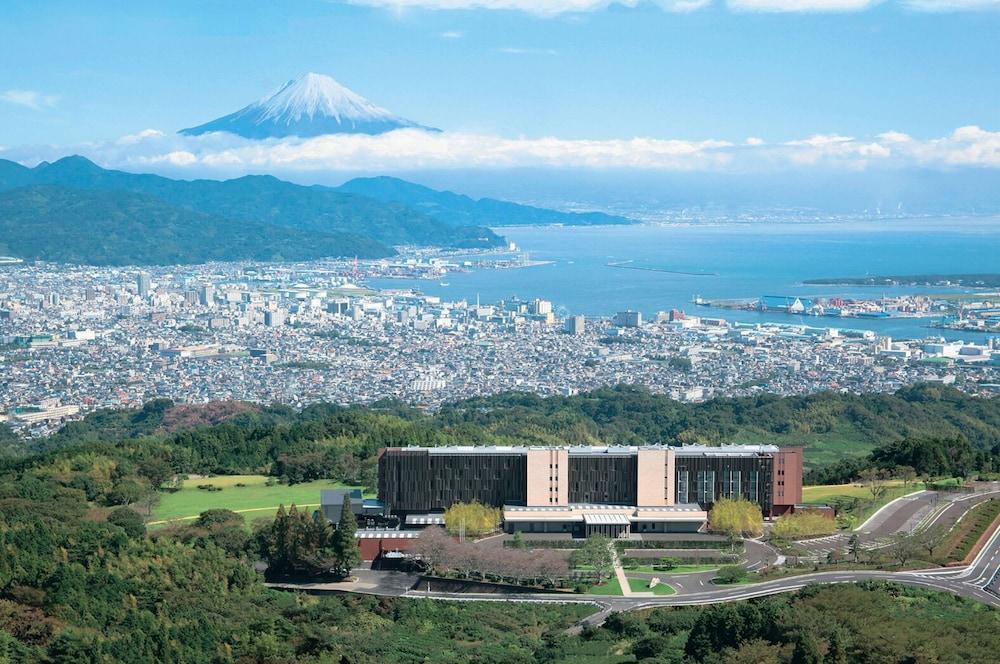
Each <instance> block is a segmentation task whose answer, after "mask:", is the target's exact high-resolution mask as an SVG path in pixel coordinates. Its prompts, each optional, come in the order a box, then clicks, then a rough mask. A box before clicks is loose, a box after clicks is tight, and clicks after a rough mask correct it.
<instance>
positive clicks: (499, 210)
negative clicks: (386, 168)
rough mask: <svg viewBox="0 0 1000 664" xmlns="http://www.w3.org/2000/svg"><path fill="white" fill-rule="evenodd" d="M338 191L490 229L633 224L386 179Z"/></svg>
mask: <svg viewBox="0 0 1000 664" xmlns="http://www.w3.org/2000/svg"><path fill="white" fill-rule="evenodd" d="M337 190H338V191H343V192H349V193H352V194H360V195H362V196H367V197H369V198H374V199H375V200H379V201H383V202H386V203H401V204H403V205H407V206H409V207H412V208H413V209H415V210H418V211H420V212H423V213H424V214H427V215H430V216H432V217H434V218H435V219H438V220H440V221H443V222H445V223H447V224H449V225H452V226H465V225H469V224H475V225H482V226H491V227H495V226H525V225H533V224H538V225H541V224H565V225H567V226H593V225H608V224H631V223H634V222H633V221H632V220H631V219H627V218H625V217H619V216H615V215H610V214H605V213H603V212H561V211H559V210H548V209H545V208H539V207H533V206H530V205H520V204H518V203H511V202H509V201H501V200H497V199H495V198H480V199H478V200H476V199H473V198H470V197H468V196H465V195H462V194H456V193H453V192H450V191H436V190H434V189H431V188H430V187H425V186H423V185H419V184H414V183H413V182H407V181H406V180H400V179H399V178H393V177H387V176H382V177H374V178H355V179H353V180H350V181H349V182H346V183H344V184H343V185H341V186H340V187H338V188H337Z"/></svg>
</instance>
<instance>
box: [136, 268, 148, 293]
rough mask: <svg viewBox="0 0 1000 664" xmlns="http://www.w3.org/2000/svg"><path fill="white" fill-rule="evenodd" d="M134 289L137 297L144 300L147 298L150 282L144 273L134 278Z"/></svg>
mask: <svg viewBox="0 0 1000 664" xmlns="http://www.w3.org/2000/svg"><path fill="white" fill-rule="evenodd" d="M135 287H136V290H137V291H138V292H139V297H141V298H146V297H149V290H150V287H151V286H150V280H149V275H148V274H146V273H145V272H140V273H139V274H137V275H136V276H135Z"/></svg>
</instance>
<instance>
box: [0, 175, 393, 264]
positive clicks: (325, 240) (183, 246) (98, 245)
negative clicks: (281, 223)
mask: <svg viewBox="0 0 1000 664" xmlns="http://www.w3.org/2000/svg"><path fill="white" fill-rule="evenodd" d="M392 253H393V252H392V250H391V249H389V248H388V247H386V246H385V245H383V244H380V243H379V242H376V241H374V240H371V239H369V238H366V237H362V236H359V235H355V234H350V233H340V232H319V231H305V230H300V229H295V228H283V227H277V226H272V225H268V224H264V223H261V222H250V221H233V220H230V219H224V218H221V217H214V216H211V215H206V214H202V213H199V212H194V211H192V210H187V209H183V208H177V207H173V206H171V205H168V204H166V203H164V202H162V201H160V200H158V199H156V198H153V197H150V196H144V195H139V194H132V193H128V192H124V191H107V192H103V191H82V190H79V189H70V188H67V187H60V186H51V185H35V186H28V187H20V188H17V189H11V190H8V191H3V192H0V255H2V254H9V255H12V256H17V257H19V258H24V259H26V260H45V261H56V262H63V263H85V264H89V265H149V264H161V265H163V264H174V263H203V262H206V261H219V260H308V259H316V258H324V257H330V256H355V255H357V256H362V257H366V258H368V257H371V258H375V257H381V256H387V255H391V254H392Z"/></svg>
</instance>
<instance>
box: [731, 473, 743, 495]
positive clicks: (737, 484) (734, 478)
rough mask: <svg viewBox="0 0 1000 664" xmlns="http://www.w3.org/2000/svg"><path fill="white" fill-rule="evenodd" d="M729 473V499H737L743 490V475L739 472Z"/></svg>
mask: <svg viewBox="0 0 1000 664" xmlns="http://www.w3.org/2000/svg"><path fill="white" fill-rule="evenodd" d="M729 472H730V475H731V477H730V479H729V484H730V492H729V497H730V498H739V497H740V493H741V491H742V489H743V473H742V472H741V471H739V470H731V471H729Z"/></svg>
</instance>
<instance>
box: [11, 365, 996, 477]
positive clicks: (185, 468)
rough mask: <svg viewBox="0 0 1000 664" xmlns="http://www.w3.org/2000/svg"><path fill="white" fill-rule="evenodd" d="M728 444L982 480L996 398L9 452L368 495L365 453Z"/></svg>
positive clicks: (558, 402)
mask: <svg viewBox="0 0 1000 664" xmlns="http://www.w3.org/2000/svg"><path fill="white" fill-rule="evenodd" d="M927 441H932V442H933V445H935V446H938V445H939V443H940V441H947V445H948V449H949V450H950V451H948V452H946V453H945V456H948V455H951V457H949V459H948V460H945V461H942V460H940V459H935V460H932V461H927V462H926V463H924V462H921V461H919V460H918V461H913V460H912V459H911V458H910V457H913V456H914V455H915V454H917V453H915V452H914V451H913V447H914V445H917V446H923V445H924V444H925V443H927ZM955 441H959V442H960V443H961V444H960V445H959V444H958V443H956V442H955ZM733 442H755V443H756V442H766V443H774V444H778V445H804V446H805V447H806V452H805V460H806V464H807V466H808V467H810V468H817V467H821V466H829V465H831V464H834V463H835V462H838V461H841V460H844V459H859V460H860V461H858V462H855V464H854V465H852V466H849V467H845V468H842V469H841V470H840V471H838V472H841V473H847V474H852V473H855V474H856V473H857V472H858V471H859V470H860V468H861V467H862V466H863V465H865V464H872V463H876V464H878V465H883V466H886V467H892V466H894V465H920V466H921V468H919V469H918V470H920V472H924V473H931V474H935V471H940V473H941V474H945V473H949V472H968V471H972V470H992V469H993V468H992V464H993V462H994V461H993V457H994V456H995V455H996V454H997V453H998V452H1000V400H996V399H981V398H976V397H971V396H968V395H965V394H963V393H962V392H959V391H957V390H954V389H952V388H947V387H941V386H935V385H920V386H916V387H911V388H907V389H904V390H900V391H899V392H897V393H895V394H879V395H863V396H853V395H845V394H839V393H825V394H817V395H813V396H807V397H784V398H779V397H773V396H761V397H757V398H747V399H716V400H713V401H710V402H707V403H703V404H683V403H679V402H676V401H672V400H670V399H668V398H667V397H664V396H659V395H653V394H650V393H649V392H648V391H647V390H644V389H641V388H636V387H624V386H622V387H618V388H609V389H605V390H598V391H595V392H591V393H587V394H581V395H577V396H573V397H565V398H563V397H550V398H541V397H537V396H533V395H528V394H520V393H517V394H503V395H499V396H495V397H489V398H482V399H473V400H468V401H463V402H459V403H456V404H452V405H449V406H446V407H445V408H443V409H442V410H441V411H439V412H438V413H436V414H434V415H425V414H421V413H418V412H417V411H414V410H412V409H410V408H407V407H405V406H402V405H399V404H393V403H382V404H376V405H374V406H372V407H362V406H354V407H341V406H334V405H329V404H318V405H314V406H310V407H307V408H305V409H303V410H302V411H298V412H296V411H294V410H292V409H290V408H287V407H283V406H269V407H256V406H249V405H246V404H243V405H241V406H240V407H232V406H230V407H224V406H222V405H218V404H216V405H213V406H174V405H173V404H171V402H169V401H154V402H151V403H149V404H147V405H146V406H145V407H144V408H142V409H140V410H120V411H101V412H98V413H95V414H92V415H90V416H88V417H87V418H86V419H84V420H83V421H81V422H75V423H71V424H68V425H66V426H65V427H64V428H63V429H62V430H61V431H59V432H57V433H56V434H55V435H53V436H51V437H49V438H47V439H42V440H36V441H25V442H24V443H23V446H22V449H24V450H26V449H27V448H31V449H32V450H34V451H45V450H59V449H65V448H68V447H75V446H79V445H81V444H85V445H91V446H95V448H102V449H103V448H108V447H111V448H114V447H121V446H124V447H126V448H128V449H129V450H132V451H134V453H135V454H139V455H140V456H143V455H147V454H155V455H158V456H164V457H166V458H167V459H168V460H169V463H170V464H171V465H172V467H173V468H174V469H175V470H176V471H177V472H184V473H222V474H225V473H241V472H260V473H266V474H272V475H276V476H282V477H284V478H286V479H289V480H291V481H302V480H308V479H319V478H332V479H337V480H344V481H351V482H359V483H365V484H368V485H372V484H373V483H374V469H375V459H376V454H377V452H378V449H379V448H381V447H386V446H406V445H470V444H471V445H491V444H493V445H511V444H522V445H565V444H572V445H578V444H593V445H618V444H620V445H638V444H674V445H677V444H689V443H704V444H721V443H733ZM904 442H905V443H906V444H905V445H902V443H904ZM894 444H900V445H898V446H897V447H891V446H892V445H894ZM927 444H931V443H927ZM8 447H9V446H8ZM959 448H961V449H959ZM873 450H879V451H881V452H882V453H883V454H882V456H881V457H878V459H877V460H876V461H872V460H871V459H869V457H868V454H869V453H870V452H872V451H873ZM886 450H889V451H890V452H891V453H889V454H888V456H887V454H886V453H885V451H886ZM54 453H55V452H54ZM130 453H131V452H130ZM920 454H923V451H921V452H920ZM934 454H937V452H934ZM848 479H850V478H848Z"/></svg>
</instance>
